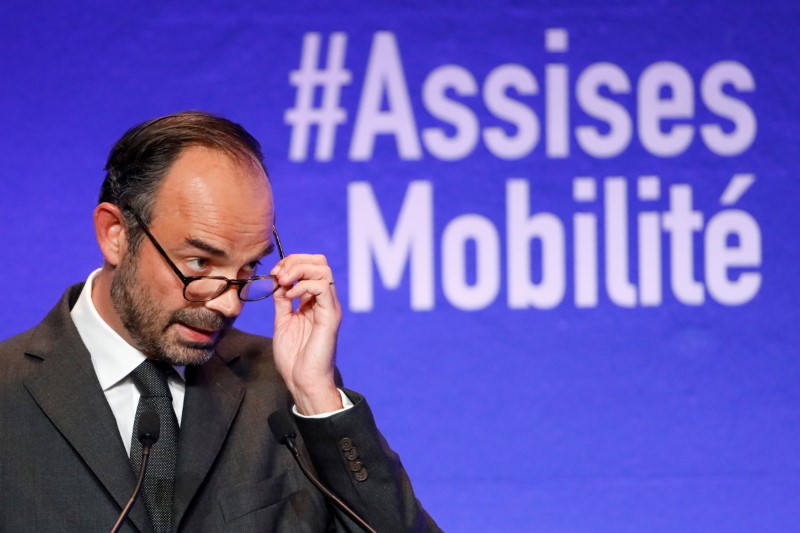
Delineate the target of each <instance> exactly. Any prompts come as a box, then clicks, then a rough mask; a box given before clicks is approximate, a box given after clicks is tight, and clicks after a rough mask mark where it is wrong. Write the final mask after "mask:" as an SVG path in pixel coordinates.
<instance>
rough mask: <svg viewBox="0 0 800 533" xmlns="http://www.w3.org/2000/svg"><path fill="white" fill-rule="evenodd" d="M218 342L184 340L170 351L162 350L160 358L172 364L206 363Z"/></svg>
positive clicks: (195, 364) (193, 364) (192, 364)
mask: <svg viewBox="0 0 800 533" xmlns="http://www.w3.org/2000/svg"><path fill="white" fill-rule="evenodd" d="M215 347H216V343H214V344H211V343H187V342H182V343H180V346H175V347H173V349H171V350H169V353H164V352H162V353H161V354H160V357H159V359H160V360H162V361H165V362H167V363H169V364H171V365H180V366H199V365H204V364H206V363H207V362H208V361H209V360H210V359H211V358H212V357H213V356H214V349H215Z"/></svg>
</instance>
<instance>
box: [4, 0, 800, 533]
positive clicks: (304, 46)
mask: <svg viewBox="0 0 800 533" xmlns="http://www.w3.org/2000/svg"><path fill="white" fill-rule="evenodd" d="M798 15H800V8H798V7H797V4H796V3H795V2H789V1H783V2H781V1H777V0H765V1H761V2H757V3H755V2H744V1H740V2H730V1H729V2H720V1H713V2H711V1H710V2H697V1H692V2H689V1H666V0H665V1H657V2H654V1H629V2H625V1H612V2H604V3H602V4H598V3H595V2H589V1H583V0H580V1H575V2H569V3H568V4H565V3H563V2H551V1H542V2H519V1H510V0H508V1H503V2H492V3H487V2H459V1H452V2H439V3H432V2H418V1H411V2H402V3H394V2H371V3H364V4H361V3H359V2H350V1H342V2H336V3H331V4H327V3H319V4H315V3H313V2H306V1H295V2H291V3H274V4H273V3H270V2H260V3H256V2H252V3H247V4H243V5H239V6H236V5H231V4H230V3H229V2H222V1H217V2H213V1H202V2H197V1H195V2H178V1H172V2H155V1H139V2H130V1H121V2H111V3H110V2H96V1H87V2H81V3H69V4H61V3H56V2H52V3H48V2H44V3H42V2H39V3H34V2H21V1H6V2H3V3H2V5H0V76H2V80H3V81H2V84H0V104H1V105H2V107H1V108H0V109H2V119H1V120H2V135H0V173H2V174H1V177H0V228H2V229H0V254H2V256H1V257H2V262H1V264H2V265H3V266H2V274H3V279H4V286H5V291H4V293H3V298H4V300H5V302H4V305H3V306H2V309H1V310H0V313H2V320H0V338H6V337H9V336H11V335H12V334H14V333H16V332H18V331H21V330H22V329H26V328H27V327H30V326H32V325H34V324H35V323H36V322H38V320H39V319H40V318H41V317H43V315H44V314H45V313H46V311H47V310H48V309H49V308H50V307H51V306H52V305H53V304H54V303H55V301H56V300H57V299H58V297H59V296H60V294H61V292H62V291H63V289H64V288H65V287H66V286H67V285H69V284H71V283H73V282H76V281H80V280H83V279H85V277H86V275H87V274H88V272H90V271H91V270H92V269H94V268H95V267H96V266H98V265H99V263H100V254H99V252H98V251H97V248H96V244H95V241H94V236H93V230H92V226H91V212H92V209H93V207H94V205H95V203H96V198H97V193H98V190H99V185H100V182H101V180H102V176H103V172H102V167H103V164H104V161H105V157H106V154H107V152H108V150H109V148H110V146H111V144H112V143H113V142H114V141H115V140H116V139H117V138H118V137H119V136H120V135H121V134H122V133H123V132H124V131H125V130H126V129H127V128H128V127H130V126H132V125H134V124H136V123H138V122H141V121H143V120H146V119H149V118H152V117H155V116H158V115H162V114H167V113H171V112H175V111H179V110H186V109H200V110H207V111H211V112H214V113H218V114H221V115H224V116H226V117H229V118H231V119H233V120H236V121H238V122H240V123H242V124H243V125H245V127H247V128H248V129H249V130H250V131H251V132H252V133H254V134H255V135H256V137H258V138H259V139H260V140H261V141H262V143H263V145H264V149H265V155H266V159H267V163H268V168H269V170H270V173H271V176H272V180H273V184H274V190H275V197H276V207H277V213H278V221H279V227H280V232H281V237H282V239H283V240H284V244H285V246H286V248H287V250H288V251H316V252H319V253H324V254H326V255H327V256H328V258H329V260H330V262H331V263H332V265H333V267H334V272H335V274H336V276H337V287H339V289H340V290H339V292H340V295H341V297H342V300H343V305H344V308H345V317H344V325H343V330H342V333H341V338H340V339H341V342H340V347H339V366H340V368H341V370H342V372H343V374H344V377H345V381H346V383H347V385H348V386H349V387H351V388H353V389H356V390H358V391H360V392H363V393H364V394H365V395H366V396H367V397H368V398H369V401H370V403H371V404H372V406H373V409H374V411H375V412H376V416H377V418H378V422H379V425H380V427H381V428H382V429H383V431H384V433H385V434H386V436H387V438H388V439H389V441H390V443H391V444H392V445H393V447H394V448H395V449H396V450H397V451H398V452H399V453H400V454H401V456H402V458H403V460H404V464H405V465H406V468H407V469H408V470H409V473H410V474H411V477H412V480H413V482H414V486H415V488H416V490H417V492H418V494H419V497H420V498H421V499H422V501H423V502H424V504H425V506H426V507H427V509H429V511H430V512H431V514H432V515H433V516H434V517H435V518H436V519H437V520H438V522H439V523H440V525H441V526H442V527H443V528H444V529H445V530H451V531H766V530H769V531H793V530H796V528H797V524H798V523H799V522H800V454H798V449H800V429H798V428H800V410H799V409H798V400H800V386H799V385H800V382H799V378H800V362H798V357H797V346H798V343H799V342H800V335H798V330H799V329H800V328H798V327H797V323H798V318H800V317H799V316H798V311H797V304H796V302H797V299H798V296H800V291H799V290H798V284H797V282H796V278H797V264H798V260H800V257H798V246H797V239H796V237H795V236H794V235H795V233H796V229H797V228H798V227H800V214H798V213H799V212H800V211H799V210H798V208H797V203H798V200H800V194H798V192H797V186H796V184H795V178H794V173H795V169H796V168H797V167H798V166H799V165H800V156H799V155H798V154H799V152H798V149H797V139H798V133H799V132H798V117H799V116H800V115H799V114H798V111H800V109H799V106H800V96H798V93H799V91H798V87H800V74H798V56H800V54H798V47H797V43H796V26H797V23H798V22H800V16H798ZM271 317H272V311H271V309H270V306H269V305H267V304H263V303H262V304H254V305H251V306H250V307H249V308H248V309H247V310H246V312H245V314H244V316H243V317H242V318H241V319H240V322H239V324H240V326H241V327H243V328H244V329H247V330H250V331H255V332H261V333H264V334H267V335H268V334H270V332H271V330H272V326H271Z"/></svg>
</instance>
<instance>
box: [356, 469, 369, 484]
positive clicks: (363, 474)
mask: <svg viewBox="0 0 800 533" xmlns="http://www.w3.org/2000/svg"><path fill="white" fill-rule="evenodd" d="M353 477H355V478H356V481H366V480H367V477H369V473H367V469H366V468H362V469H361V470H359V471H358V472H356V473H355V474H353Z"/></svg>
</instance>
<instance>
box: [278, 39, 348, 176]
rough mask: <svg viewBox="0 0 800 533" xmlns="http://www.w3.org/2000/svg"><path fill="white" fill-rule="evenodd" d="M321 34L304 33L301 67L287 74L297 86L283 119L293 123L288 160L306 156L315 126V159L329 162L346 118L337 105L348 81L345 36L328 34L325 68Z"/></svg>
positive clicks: (343, 111) (290, 80)
mask: <svg viewBox="0 0 800 533" xmlns="http://www.w3.org/2000/svg"><path fill="white" fill-rule="evenodd" d="M320 43H321V37H320V34H319V33H306V34H305V36H304V37H303V53H302V57H301V59H300V68H299V69H298V70H293V71H292V72H291V73H290V74H289V83H291V84H292V85H293V86H295V87H297V98H296V100H295V104H294V107H293V108H292V109H287V110H286V113H285V114H284V121H285V122H286V123H287V124H290V125H291V126H292V138H291V145H290V146H289V159H290V160H292V161H304V160H305V159H306V157H307V155H308V141H309V137H310V136H311V126H314V125H316V126H317V145H316V150H315V152H314V158H315V159H316V160H317V161H330V159H331V158H332V157H333V145H334V141H335V140H336V126H338V125H339V124H342V123H344V121H345V120H346V119H347V112H346V111H345V109H343V108H341V107H339V95H340V93H341V90H342V87H343V86H345V85H347V84H349V83H350V71H349V70H347V69H345V68H344V53H345V49H346V47H347V35H346V34H345V33H342V32H336V33H333V34H331V37H330V40H329V43H328V61H327V65H326V67H325V68H324V69H323V68H320V66H319V55H320V53H319V51H320ZM317 88H319V89H320V90H321V92H322V97H321V98H320V99H319V101H318V102H315V99H314V93H315V91H316V89H317Z"/></svg>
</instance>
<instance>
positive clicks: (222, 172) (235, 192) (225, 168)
mask: <svg viewBox="0 0 800 533" xmlns="http://www.w3.org/2000/svg"><path fill="white" fill-rule="evenodd" d="M156 204H157V206H158V208H163V209H164V210H166V211H170V210H191V211H194V210H200V211H203V212H206V213H207V214H208V216H212V217H213V216H214V215H215V213H217V212H219V211H225V212H226V215H228V216H231V215H233V216H236V215H243V216H252V215H255V216H256V217H258V218H261V217H263V216H265V215H266V216H267V217H268V218H269V220H270V221H271V220H272V216H273V202H272V191H271V188H270V185H269V181H268V180H267V177H266V174H265V173H264V170H263V169H262V168H261V166H260V165H259V164H257V162H255V161H251V162H249V163H247V162H244V161H242V160H241V159H240V158H235V157H232V156H231V155H229V154H228V153H226V152H223V151H221V150H216V149H212V148H207V147H204V146H192V147H189V148H186V149H184V151H183V152H182V153H181V155H180V156H179V157H178V158H177V159H176V160H175V162H174V163H173V164H172V166H171V167H170V169H169V170H168V171H167V173H166V175H165V176H164V180H163V182H162V184H161V186H160V187H159V190H158V191H157V192H156ZM159 204H160V205H159ZM186 214H187V215H188V214H189V213H186ZM270 223H271V222H270Z"/></svg>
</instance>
